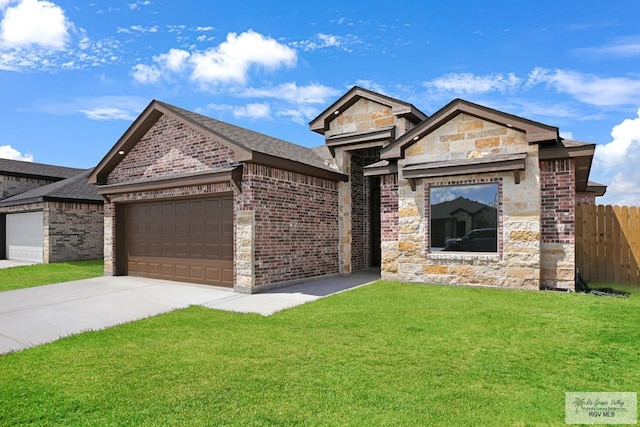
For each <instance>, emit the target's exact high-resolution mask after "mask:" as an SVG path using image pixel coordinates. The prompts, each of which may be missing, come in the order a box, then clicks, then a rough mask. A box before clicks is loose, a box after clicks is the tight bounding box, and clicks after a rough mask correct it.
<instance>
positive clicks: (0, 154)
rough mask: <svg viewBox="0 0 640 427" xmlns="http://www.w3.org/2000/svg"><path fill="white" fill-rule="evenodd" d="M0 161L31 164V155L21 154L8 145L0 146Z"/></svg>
mask: <svg viewBox="0 0 640 427" xmlns="http://www.w3.org/2000/svg"><path fill="white" fill-rule="evenodd" d="M0 159H10V160H22V161H25V162H33V154H22V153H21V152H20V151H18V150H16V149H15V148H13V147H12V146H10V145H0Z"/></svg>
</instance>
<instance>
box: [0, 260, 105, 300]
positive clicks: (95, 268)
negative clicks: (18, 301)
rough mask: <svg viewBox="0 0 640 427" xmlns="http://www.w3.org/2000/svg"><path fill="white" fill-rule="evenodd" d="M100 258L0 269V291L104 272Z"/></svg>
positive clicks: (99, 274) (76, 278) (81, 277)
mask: <svg viewBox="0 0 640 427" xmlns="http://www.w3.org/2000/svg"><path fill="white" fill-rule="evenodd" d="M103 269H104V263H103V261H102V260H91V261H69V262H59V263H52V264H38V265H29V266H25V267H12V268H3V269H0V292H3V291H10V290H13V289H21V288H30V287H32V286H40V285H50V284H52V283H58V282H68V281H70V280H79V279H87V278H89V277H98V276H102V275H103V274H104V270H103Z"/></svg>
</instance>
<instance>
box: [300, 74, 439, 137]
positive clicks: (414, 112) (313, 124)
mask: <svg viewBox="0 0 640 427" xmlns="http://www.w3.org/2000/svg"><path fill="white" fill-rule="evenodd" d="M362 98H365V99H369V100H371V101H374V102H377V103H379V104H382V105H387V106H389V107H390V108H391V114H393V115H394V116H397V117H406V118H407V119H408V120H409V121H410V122H412V123H419V122H421V121H423V120H425V119H426V118H427V115H426V114H424V113H423V112H422V111H420V110H418V109H417V108H416V107H415V106H414V105H413V104H410V103H408V102H404V101H401V100H399V99H395V98H392V97H390V96H387V95H383V94H380V93H376V92H373V91H370V90H368V89H364V88H361V87H359V86H354V87H352V88H351V89H350V90H349V91H348V92H347V93H345V94H344V95H342V96H341V97H340V98H339V99H338V100H337V101H336V102H334V103H333V104H331V106H329V108H327V109H326V110H324V111H323V112H322V113H320V115H318V117H316V118H315V119H313V120H311V121H310V122H309V127H310V128H311V130H312V131H314V132H318V133H320V134H323V135H324V133H325V132H326V131H327V130H329V123H330V122H331V120H332V119H333V117H334V116H335V115H336V113H341V112H343V111H344V110H346V109H347V108H349V107H350V106H352V105H353V104H355V103H356V102H357V101H358V100H360V99H362Z"/></svg>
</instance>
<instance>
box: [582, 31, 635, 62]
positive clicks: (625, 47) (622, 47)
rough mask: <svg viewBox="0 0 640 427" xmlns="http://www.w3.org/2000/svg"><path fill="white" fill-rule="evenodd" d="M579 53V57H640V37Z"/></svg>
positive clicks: (586, 49)
mask: <svg viewBox="0 0 640 427" xmlns="http://www.w3.org/2000/svg"><path fill="white" fill-rule="evenodd" d="M577 53H578V54H579V55H590V56H593V55H599V56H603V57H609V56H618V57H632V56H640V36H632V37H621V38H618V39H616V40H614V41H613V42H611V43H609V44H606V45H603V46H596V47H588V48H583V49H577Z"/></svg>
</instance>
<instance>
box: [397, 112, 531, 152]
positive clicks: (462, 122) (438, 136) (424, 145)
mask: <svg viewBox="0 0 640 427" xmlns="http://www.w3.org/2000/svg"><path fill="white" fill-rule="evenodd" d="M528 151H537V146H530V145H529V144H528V143H527V141H526V135H525V133H524V132H522V131H520V130H517V129H514V128H511V127H508V126H503V125H500V124H497V123H494V122H491V121H488V120H483V119H480V118H477V117H474V116H471V115H469V114H464V113H462V114H458V115H456V116H454V117H453V118H451V119H449V120H448V121H446V122H444V123H442V124H440V125H439V126H438V127H436V128H435V129H433V130H431V131H430V132H429V133H428V134H426V135H424V136H423V137H422V138H419V139H418V140H415V141H411V143H410V144H408V145H407V147H406V148H405V153H404V155H405V161H404V163H405V164H416V163H427V162H442V161H447V160H462V159H477V158H483V157H488V156H496V155H504V154H515V153H525V152H528Z"/></svg>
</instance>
